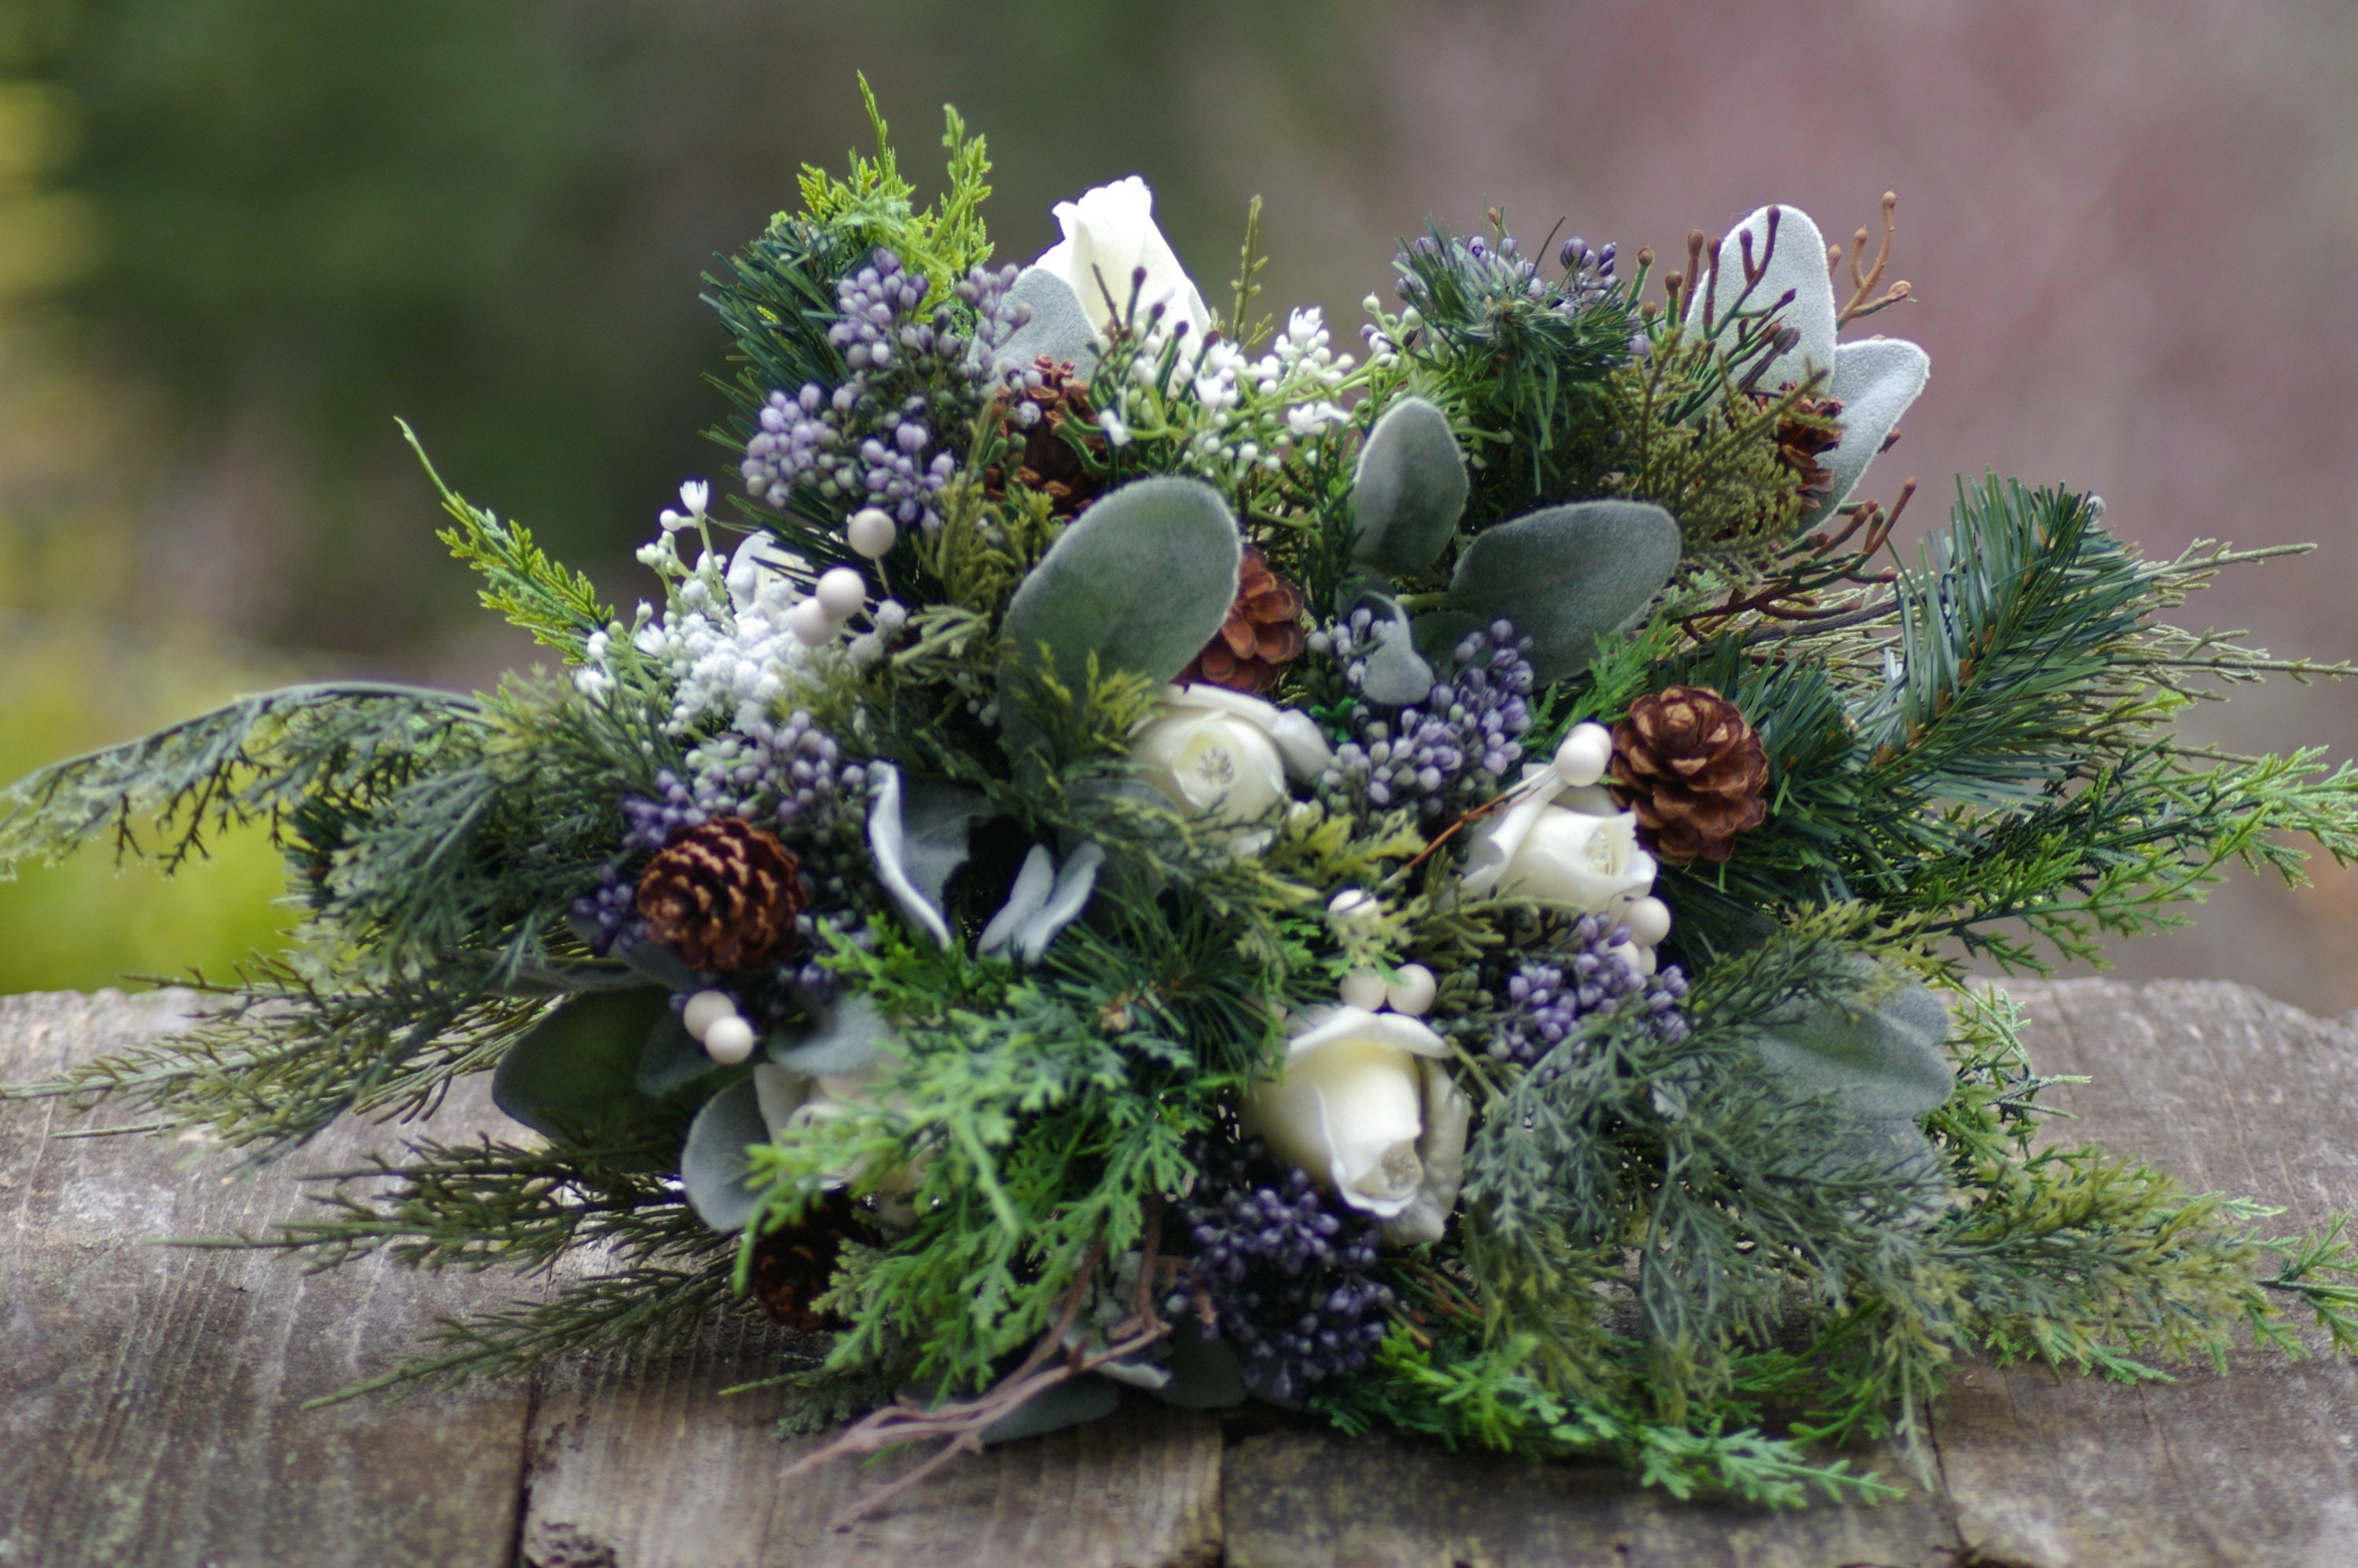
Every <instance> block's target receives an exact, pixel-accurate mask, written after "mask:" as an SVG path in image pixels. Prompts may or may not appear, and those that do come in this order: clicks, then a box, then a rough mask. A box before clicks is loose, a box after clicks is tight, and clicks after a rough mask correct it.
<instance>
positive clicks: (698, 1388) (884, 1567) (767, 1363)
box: [524, 1330, 1221, 1568]
mask: <svg viewBox="0 0 2358 1568" xmlns="http://www.w3.org/2000/svg"><path fill="white" fill-rule="evenodd" d="M775 1368H776V1362H775V1360H774V1359H773V1358H769V1357H764V1355H763V1336H760V1335H759V1334H757V1333H747V1332H743V1331H739V1332H736V1333H730V1332H728V1331H725V1330H724V1331H722V1332H719V1333H716V1334H714V1335H711V1336H707V1339H706V1341H705V1343H704V1344H702V1345H701V1346H698V1349H697V1350H696V1351H695V1352H694V1353H693V1354H691V1355H687V1356H683V1357H675V1358H671V1359H669V1360H667V1361H665V1362H662V1363H657V1364H652V1365H651V1364H646V1363H643V1362H638V1361H634V1360H632V1359H626V1358H618V1359H616V1360H614V1361H612V1362H610V1363H606V1364H592V1365H588V1366H579V1367H575V1368H568V1370H566V1371H565V1372H562V1373H560V1374H558V1375H557V1376H556V1377H554V1378H552V1379H550V1383H549V1387H548V1388H547V1389H546V1391H545V1392H544V1393H543V1395H542V1397H541V1400H540V1402H539V1405H538V1407H537V1409H536V1410H535V1416H534V1422H533V1464H532V1471H531V1476H530V1480H529V1483H528V1488H529V1489H528V1499H527V1504H526V1514H525V1530H524V1561H525V1563H528V1564H531V1565H533V1568H593V1565H594V1568H888V1565H889V1568H902V1565H903V1564H905V1565H907V1568H932V1565H936V1564H938V1565H942V1568H949V1565H953V1564H955V1565H957V1568H1198V1565H1200V1568H1210V1565H1211V1564H1214V1563H1219V1562H1220V1561H1221V1558H1220V1548H1219V1483H1220V1473H1221V1465H1220V1427H1219V1422H1217V1420H1215V1419H1213V1418H1211V1417H1209V1416H1206V1415H1201V1414H1195V1413H1192V1412H1186V1411H1174V1410H1171V1409H1169V1408H1168V1407H1166V1406H1163V1405H1160V1404H1157V1403H1155V1402H1154V1401H1153V1400H1135V1401H1133V1403H1132V1404H1131V1406H1130V1408H1127V1409H1125V1410H1123V1411H1121V1412H1120V1414H1118V1415H1116V1416H1115V1417H1113V1418H1112V1419H1110V1420H1109V1421H1104V1422H1096V1423H1094V1424H1092V1425H1089V1426H1085V1427H1079V1428H1074V1429H1071V1430H1068V1431H1065V1432H1059V1433H1050V1434H1049V1435H1048V1436H1045V1437H1042V1438H1035V1439H1033V1440H1031V1441H1028V1442H1022V1443H1012V1444H1007V1445H1006V1446H1005V1447H1003V1448H996V1449H992V1450H990V1451H988V1452H987V1453H985V1454H981V1455H979V1456H978V1457H970V1458H966V1459H962V1460H960V1461H958V1462H957V1463H955V1464H953V1465H948V1466H946V1467H945V1469H943V1470H942V1471H940V1472H937V1473H936V1475H935V1476H932V1477H930V1478H928V1479H927V1480H926V1481H925V1482H924V1483H923V1484H922V1485H921V1486H919V1487H915V1488H913V1489H912V1490H910V1491H909V1492H906V1493H903V1495H902V1496H901V1497H899V1498H894V1499H893V1500H892V1504H891V1505H890V1506H889V1507H888V1508H887V1509H883V1510H882V1511H880V1512H878V1513H877V1514H875V1515H873V1516H871V1517H870V1518H868V1519H862V1520H860V1522H858V1523H857V1524H855V1525H853V1526H852V1527H851V1528H850V1529H849V1530H842V1531H838V1530H831V1529H829V1528H828V1525H829V1521H830V1520H831V1519H833V1518H834V1516H835V1514H836V1513H837V1511H838V1509H841V1508H842V1507H843V1506H844V1505H845V1504H846V1503H849V1502H850V1501H851V1500H852V1499H853V1498H855V1497H857V1496H858V1495H859V1494H860V1492H861V1491H862V1490H864V1489H865V1488H867V1487H872V1486H875V1485H878V1484H880V1483H881V1482H883V1481H887V1480H890V1479H891V1478H892V1476H895V1475H898V1474H900V1473H901V1472H902V1471H903V1469H905V1468H906V1467H907V1466H908V1465H911V1464H913V1463H914V1456H902V1457H897V1458H887V1459H885V1460H883V1461H882V1462H880V1463H877V1464H875V1465H869V1466H867V1467H865V1468H863V1467H861V1466H860V1465H857V1464H844V1465H835V1466H832V1467H830V1468H828V1469H827V1470H824V1471H821V1472H819V1473H817V1474H816V1475H813V1476H805V1477H801V1478H799V1479H797V1480H796V1481H795V1482H793V1483H791V1484H788V1483H783V1482H781V1481H780V1479H779V1476H780V1474H781V1473H782V1472H783V1471H784V1469H785V1468H786V1467H787V1466H788V1465H791V1464H793V1463H794V1461H795V1459H796V1458H797V1457H799V1456H800V1455H801V1454H804V1453H806V1452H807V1451H808V1450H809V1449H810V1447H811V1446H812V1445H813V1444H814V1443H815V1442H816V1441H817V1440H815V1439H809V1438H797V1439H794V1440H791V1441H789V1442H786V1443H783V1444H782V1443H780V1442H779V1441H778V1439H777V1438H776V1436H775V1435H773V1430H774V1427H775V1423H776V1422H777V1418H778V1416H779V1415H780V1414H781V1413H782V1412H783V1411H784V1406H785V1396H784V1394H783V1393H781V1392H779V1391H777V1390H761V1391H757V1392H752V1393H746V1394H738V1395H732V1396H730V1397H727V1398H723V1397H722V1396H721V1394H720V1392H719V1390H722V1389H724V1388H727V1387H729V1386H730V1385H731V1384H734V1383H739V1382H743V1381H747V1380H749V1379H756V1378H760V1377H763V1376H764V1375H766V1374H769V1373H771V1372H773V1371H774V1370H775Z"/></svg>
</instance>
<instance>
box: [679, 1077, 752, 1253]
mask: <svg viewBox="0 0 2358 1568" xmlns="http://www.w3.org/2000/svg"><path fill="white" fill-rule="evenodd" d="M768 1141H770V1129H769V1124H768V1123H767V1122H765V1121H763V1119H762V1102H761V1099H760V1097H759V1096H757V1095H756V1094H755V1093H754V1091H753V1080H752V1079H751V1078H744V1079H741V1080H740V1081H738V1082H736V1083H733V1084H731V1085H730V1086H729V1087H727V1088H725V1089H722V1090H721V1091H720V1092H719V1094H717V1095H714V1096H713V1097H712V1098H710V1099H708V1100H706V1101H705V1102H704V1108H703V1109H702V1110H699V1111H698V1112H697V1113H696V1119H695V1120H694V1121H692V1122H690V1123H689V1124H688V1128H687V1147H686V1148H685V1149H683V1150H681V1151H680V1156H679V1179H680V1184H681V1185H683V1186H685V1187H686V1188H687V1202H688V1206H689V1207H691V1208H693V1209H695V1210H696V1217H697V1218H698V1219H700V1220H702V1221H704V1223H705V1224H707V1225H708V1226H710V1227H712V1228H713V1229H715V1230H718V1231H719V1232H721V1233H722V1234H724V1235H725V1234H727V1233H728V1232H730V1231H732V1230H742V1229H744V1228H745V1222H746V1221H747V1220H749V1219H751V1218H752V1217H753V1205H754V1201H755V1195H754V1193H753V1192H752V1190H751V1189H750V1188H748V1187H747V1186H746V1185H745V1177H746V1174H747V1173H749V1172H750V1171H751V1170H752V1159H751V1158H750V1157H749V1156H748V1155H747V1153H746V1151H747V1150H748V1149H750V1148H752V1146H753V1145H754V1144H756V1143H767V1142H768Z"/></svg>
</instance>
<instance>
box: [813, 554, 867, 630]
mask: <svg viewBox="0 0 2358 1568" xmlns="http://www.w3.org/2000/svg"><path fill="white" fill-rule="evenodd" d="M817 598H818V601H819V603H820V604H822V605H824V606H825V607H826V609H827V613H828V614H829V615H832V616H834V617H835V618H836V619H837V620H838V621H845V620H849V618H850V617H852V616H854V615H857V614H859V613H860V606H861V605H863V604H866V603H867V602H868V582H867V579H864V578H862V577H861V576H860V574H859V573H858V572H856V571H854V570H852V569H851V568H849V567H836V568H831V569H829V570H827V571H826V572H824V573H822V574H820V577H819V579H818V593H817Z"/></svg>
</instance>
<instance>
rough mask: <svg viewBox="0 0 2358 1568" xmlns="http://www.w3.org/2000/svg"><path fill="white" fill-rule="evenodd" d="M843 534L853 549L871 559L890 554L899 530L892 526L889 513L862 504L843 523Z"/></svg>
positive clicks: (879, 558) (876, 507)
mask: <svg viewBox="0 0 2358 1568" xmlns="http://www.w3.org/2000/svg"><path fill="white" fill-rule="evenodd" d="M843 534H844V537H845V538H847V539H849V541H850V542H851V547H852V548H853V549H854V550H856V551H858V552H859V553H860V554H861V555H863V556H865V557H868V558H869V559H870V560H871V561H873V560H881V559H882V558H883V557H885V556H888V555H890V554H892V542H893V541H894V540H895V539H897V538H899V537H900V535H901V530H900V529H898V528H896V527H894V526H893V524H892V514H891V513H889V512H887V511H885V510H884V509H883V508H882V507H879V506H863V507H861V508H860V510H859V511H857V512H855V513H853V514H851V521H850V522H849V523H846V524H844V525H843Z"/></svg>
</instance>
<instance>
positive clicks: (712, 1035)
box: [704, 1012, 753, 1067]
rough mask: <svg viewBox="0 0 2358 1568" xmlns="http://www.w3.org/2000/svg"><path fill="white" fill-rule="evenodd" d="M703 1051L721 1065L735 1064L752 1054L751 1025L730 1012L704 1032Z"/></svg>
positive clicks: (731, 1065)
mask: <svg viewBox="0 0 2358 1568" xmlns="http://www.w3.org/2000/svg"><path fill="white" fill-rule="evenodd" d="M704 1052H705V1054H706V1055H708V1056H710V1057H711V1058H712V1059H713V1060H714V1061H716V1062H719V1063H720V1064H721V1065H723V1066H730V1067H733V1066H735V1065H737V1064H738V1063H740V1062H741V1061H743V1060H744V1059H745V1058H746V1057H748V1056H750V1055H752V1054H753V1026H752V1024H750V1023H748V1022H745V1021H744V1020H743V1019H741V1018H740V1017H738V1016H737V1015H736V1014H735V1013H733V1012H732V1013H730V1015H729V1016H728V1017H726V1018H724V1019H721V1020H719V1022H715V1023H714V1024H713V1026H712V1027H711V1028H709V1029H708V1030H706V1031H705V1032H704Z"/></svg>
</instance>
